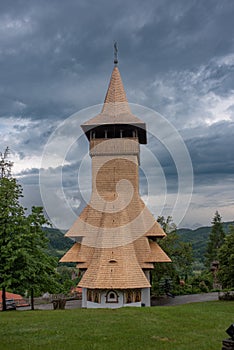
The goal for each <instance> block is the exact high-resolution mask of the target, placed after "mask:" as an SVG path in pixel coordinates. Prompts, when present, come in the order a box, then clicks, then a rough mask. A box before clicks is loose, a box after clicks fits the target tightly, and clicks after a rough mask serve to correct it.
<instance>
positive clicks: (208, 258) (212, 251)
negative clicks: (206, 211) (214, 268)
mask: <svg viewBox="0 0 234 350" xmlns="http://www.w3.org/2000/svg"><path fill="white" fill-rule="evenodd" d="M224 238H225V232H224V229H223V225H222V217H221V216H220V214H219V213H218V211H216V212H215V216H214V218H213V220H212V227H211V232H210V235H209V239H208V243H207V248H206V253H205V264H206V267H207V268H210V266H211V264H212V262H213V261H218V251H219V248H220V247H221V246H222V244H223V243H224Z"/></svg>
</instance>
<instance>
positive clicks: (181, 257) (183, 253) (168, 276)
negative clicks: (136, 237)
mask: <svg viewBox="0 0 234 350" xmlns="http://www.w3.org/2000/svg"><path fill="white" fill-rule="evenodd" d="M157 221H158V222H159V223H160V225H161V226H162V228H163V229H164V231H165V232H166V233H167V236H166V237H165V238H164V239H162V240H160V241H158V244H159V245H160V246H161V247H162V249H163V250H164V251H165V253H166V254H167V255H168V256H169V257H170V258H171V260H172V262H171V263H159V264H156V265H155V269H154V270H153V271H152V286H153V291H155V292H156V293H158V292H159V291H160V285H161V284H162V281H165V280H166V281H167V280H169V281H172V284H173V286H174V287H175V285H178V284H179V281H180V279H182V278H183V279H187V276H188V275H189V274H190V273H191V270H192V262H193V252H192V245H191V244H190V243H185V242H182V241H181V239H180V238H179V236H178V235H177V233H176V225H175V224H174V223H173V220H172V218H171V217H170V216H169V217H167V218H166V219H165V218H164V217H163V216H160V217H158V219H157Z"/></svg>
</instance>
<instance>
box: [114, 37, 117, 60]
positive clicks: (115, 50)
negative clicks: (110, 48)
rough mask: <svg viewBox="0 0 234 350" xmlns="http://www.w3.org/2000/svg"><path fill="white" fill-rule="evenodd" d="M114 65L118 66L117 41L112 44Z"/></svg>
mask: <svg viewBox="0 0 234 350" xmlns="http://www.w3.org/2000/svg"><path fill="white" fill-rule="evenodd" d="M114 64H115V65H117V64H118V46H117V41H115V42H114Z"/></svg>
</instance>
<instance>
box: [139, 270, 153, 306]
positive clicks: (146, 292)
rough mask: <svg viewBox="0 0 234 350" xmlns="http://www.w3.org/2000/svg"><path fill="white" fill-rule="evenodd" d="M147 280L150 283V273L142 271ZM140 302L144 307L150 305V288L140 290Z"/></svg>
mask: <svg viewBox="0 0 234 350" xmlns="http://www.w3.org/2000/svg"><path fill="white" fill-rule="evenodd" d="M144 273H145V276H146V278H147V280H148V281H149V282H150V271H144ZM141 302H142V303H143V304H145V306H151V303H150V288H142V290H141Z"/></svg>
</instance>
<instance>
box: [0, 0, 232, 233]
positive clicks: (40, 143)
mask: <svg viewBox="0 0 234 350" xmlns="http://www.w3.org/2000/svg"><path fill="white" fill-rule="evenodd" d="M233 18H234V2H233V1H232V0H222V1H220V0H206V1H204V0H200V1H199V0H197V1H196V0H173V1H172V0H170V1H169V0H152V1H140V0H139V1H122V0H118V1H114V2H113V1H108V0H100V1H87V0H83V1H82V0H66V1H59V0H57V1H55V0H50V1H46V0H40V1H37V0H35V1H33V0H31V1H26V0H14V1H9V0H5V1H4V0H0V132H1V138H0V150H1V151H4V149H5V147H6V146H9V147H10V149H11V151H12V160H13V161H14V163H15V166H14V174H15V175H16V176H17V178H18V179H19V182H20V183H21V184H22V185H23V188H24V195H25V197H24V202H23V203H24V205H25V206H26V207H28V208H30V207H31V206H32V205H41V204H42V201H41V195H40V187H39V169H40V167H41V159H42V154H43V151H44V150H45V145H46V143H47V141H48V139H49V137H52V138H53V137H54V140H55V142H56V145H57V147H58V148H60V147H62V148H63V149H66V150H69V152H66V157H65V158H66V159H62V157H61V158H60V156H61V155H60V154H59V152H57V151H56V150H55V149H54V153H53V154H52V155H51V158H50V159H51V163H50V167H51V169H50V170H51V174H50V177H49V179H48V178H47V186H48V187H47V191H48V193H49V192H50V193H56V199H54V198H55V197H54V198H53V196H52V197H51V198H50V200H51V201H49V200H48V201H47V203H46V205H45V206H47V205H48V202H50V203H49V205H50V206H51V207H54V208H56V213H57V214H55V212H53V213H52V214H50V215H54V216H56V215H57V219H56V218H54V217H53V218H51V219H52V221H53V222H56V224H57V225H58V226H59V227H61V228H68V226H69V225H70V224H71V223H72V221H73V219H74V217H73V215H71V216H70V217H68V216H69V215H68V216H66V217H64V203H62V202H63V201H64V198H65V199H66V206H67V207H69V208H70V209H71V208H72V209H73V211H74V213H75V215H76V214H77V213H79V211H80V209H81V208H82V207H83V206H84V203H85V201H88V197H89V195H90V185H91V182H90V181H91V176H90V160H89V156H88V143H87V141H86V140H85V138H84V137H82V136H81V134H82V132H81V130H80V128H79V125H80V123H81V122H82V118H84V117H86V120H87V119H89V118H90V117H91V116H92V113H93V109H91V110H90V113H89V112H88V113H87V112H85V113H81V114H79V113H78V114H77V119H76V120H75V123H76V126H77V129H76V128H74V129H73V128H72V129H73V130H71V131H69V129H66V131H64V130H63V131H64V132H65V134H64V135H65V136H64V135H63V137H62V141H61V139H58V134H56V132H55V130H56V128H57V127H59V128H60V126H61V123H62V122H63V121H67V120H68V123H67V124H66V125H67V126H69V125H72V124H70V123H74V121H73V120H72V121H71V119H67V118H69V116H71V115H73V114H74V113H76V112H79V111H81V110H83V109H84V108H88V107H91V106H94V105H97V104H101V103H103V101H104V97H105V93H106V90H107V86H108V83H109V79H110V75H111V72H112V69H113V42H114V41H115V40H117V41H118V47H119V52H118V54H119V69H120V73H121V76H122V80H123V83H124V86H125V90H126V93H127V97H128V100H129V102H131V103H133V104H138V105H142V106H145V107H147V108H150V109H152V110H154V111H156V112H158V113H160V115H162V116H163V117H165V118H166V120H167V121H168V122H169V125H171V128H174V131H173V133H174V135H175V134H176V132H178V133H179V134H180V135H181V137H182V140H183V142H184V143H185V146H186V149H187V150H188V152H189V155H190V157H191V162H192V166H193V174H194V186H193V195H192V198H191V201H190V203H189V207H188V211H187V212H186V215H185V217H184V218H183V220H182V219H178V220H179V221H180V222H176V224H178V225H179V226H180V227H181V226H183V227H194V226H198V225H206V224H209V223H210V221H211V219H212V217H213V216H214V212H215V211H216V210H218V211H219V212H220V214H221V216H222V218H223V220H224V221H231V220H233V219H234V176H233V174H234V155H233V150H234V25H233ZM133 107H134V106H133ZM97 109H98V108H97ZM89 114H90V116H89ZM146 114H147V113H146ZM139 117H140V118H141V119H144V113H143V115H140V116H139ZM150 118H151V119H150ZM146 119H147V120H146V122H147V128H148V131H149V132H151V134H149V137H148V145H147V147H148V148H147V147H146V146H141V153H142V157H141V158H142V160H141V167H142V170H141V181H140V183H141V194H142V196H143V198H144V199H145V200H146V201H148V205H149V207H150V209H151V210H152V211H153V213H154V215H155V216H157V215H159V214H164V215H170V214H171V213H174V211H173V206H174V204H173V203H175V202H176V195H177V192H178V188H179V185H178V181H179V180H178V178H179V175H178V168H177V161H178V159H177V160H176V159H174V155H173V154H172V153H173V152H171V150H170V149H169V150H168V148H167V145H166V143H167V141H165V142H163V141H162V139H160V137H158V138H157V137H156V136H155V132H157V130H158V129H160V128H159V127H158V125H159V124H157V118H155V119H154V118H153V116H151V117H150V116H148V117H147V116H146ZM158 123H160V122H158ZM152 125H153V126H152ZM59 130H60V129H59ZM77 130H78V131H77ZM152 130H153V131H152ZM155 130H156V131H155ZM60 131H61V130H60ZM75 132H77V141H76V135H75ZM159 132H160V130H159ZM66 142H67V143H66ZM181 142H182V141H181ZM176 147H177V146H176V145H175V148H176ZM172 148H173V147H172ZM147 152H148V153H147ZM177 153H178V152H177ZM152 154H153V155H154V157H153V160H154V161H151V158H152V157H151V155H152ZM153 164H154V165H155V166H153ZM44 165H45V164H43V167H44ZM48 166H49V165H48V164H47V167H48ZM180 167H181V165H180ZM58 169H60V170H61V169H62V187H63V188H62V192H63V194H61V188H58V187H56V186H57V185H56V180H55V179H56V176H57V175H56V174H57V173H56V171H58ZM181 170H183V169H180V171H181ZM182 172H183V171H181V173H182ZM185 172H186V169H185ZM53 173H54V176H53ZM78 174H79V178H80V181H79V182H78V181H77V176H78ZM181 176H182V175H181ZM164 180H165V181H164ZM182 180H183V179H182ZM182 182H183V184H185V182H184V180H183V181H182ZM149 183H150V184H151V187H152V184H153V189H149V185H148V184H149ZM190 187H191V186H190ZM165 191H166V192H167V193H166V200H165ZM186 191H187V193H186ZM189 191H190V189H188V190H187V185H186V184H185V185H184V187H183V190H182V192H183V196H184V198H185V199H184V201H185V202H186V203H187V201H188V197H189ZM186 196H187V197H186ZM147 197H148V198H147ZM162 203H163V205H162ZM180 203H182V202H180ZM43 205H44V203H43ZM180 205H181V206H182V207H183V203H182V204H180ZM186 206H187V204H186ZM180 210H182V209H181V208H178V207H177V211H180ZM183 210H184V209H183ZM74 213H73V214H74ZM173 217H174V215H173ZM175 218H177V215H176V214H175ZM181 220H182V221H181Z"/></svg>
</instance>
